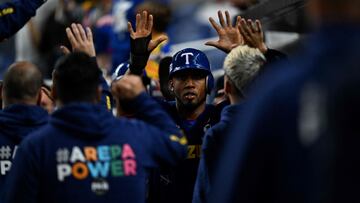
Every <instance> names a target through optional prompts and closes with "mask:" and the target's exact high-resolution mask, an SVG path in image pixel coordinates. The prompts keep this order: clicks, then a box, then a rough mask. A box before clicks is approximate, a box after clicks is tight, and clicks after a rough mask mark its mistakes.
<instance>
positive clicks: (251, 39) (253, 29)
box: [239, 19, 268, 53]
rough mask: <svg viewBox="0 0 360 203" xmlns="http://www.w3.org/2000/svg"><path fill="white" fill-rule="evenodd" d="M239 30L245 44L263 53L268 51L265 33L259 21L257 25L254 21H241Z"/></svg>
mask: <svg viewBox="0 0 360 203" xmlns="http://www.w3.org/2000/svg"><path fill="white" fill-rule="evenodd" d="M239 30H240V32H241V34H242V36H243V38H244V40H245V43H246V44H247V45H249V46H250V47H254V48H258V49H259V50H260V51H261V52H262V53H266V51H267V50H268V48H267V46H266V44H265V40H264V32H263V29H262V26H261V23H260V21H259V20H256V21H255V23H254V22H253V21H252V20H247V21H246V20H244V19H241V21H240V25H239Z"/></svg>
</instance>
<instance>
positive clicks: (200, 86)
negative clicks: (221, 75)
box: [171, 70, 206, 108]
mask: <svg viewBox="0 0 360 203" xmlns="http://www.w3.org/2000/svg"><path fill="white" fill-rule="evenodd" d="M171 84H172V88H173V92H174V95H175V98H176V101H177V102H180V104H181V105H182V106H185V107H188V108H196V107H198V106H199V105H201V104H203V103H205V99H206V74H205V73H204V72H202V71H193V70H190V71H181V72H179V73H177V74H175V75H174V76H173V79H172V80H171Z"/></svg>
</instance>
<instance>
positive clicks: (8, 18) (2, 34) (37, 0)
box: [0, 0, 46, 41]
mask: <svg viewBox="0 0 360 203" xmlns="http://www.w3.org/2000/svg"><path fill="white" fill-rule="evenodd" d="M45 1H46V0H12V1H11V2H7V3H3V4H1V5H0V41H2V40H3V39H6V38H8V37H11V36H12V35H13V34H14V33H16V32H17V31H18V30H20V29H21V28H22V27H23V26H24V25H25V24H26V22H27V21H28V20H30V18H31V17H33V16H35V13H36V9H38V8H39V7H40V6H41V5H42V4H43V3H44V2H45Z"/></svg>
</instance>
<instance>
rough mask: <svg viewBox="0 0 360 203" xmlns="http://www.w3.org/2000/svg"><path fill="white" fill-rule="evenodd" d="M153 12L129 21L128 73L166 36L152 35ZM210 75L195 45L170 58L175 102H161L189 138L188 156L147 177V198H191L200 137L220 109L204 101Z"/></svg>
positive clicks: (140, 66)
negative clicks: (148, 179)
mask: <svg viewBox="0 0 360 203" xmlns="http://www.w3.org/2000/svg"><path fill="white" fill-rule="evenodd" d="M152 23H153V22H152V15H148V14H147V12H146V11H145V12H143V13H142V14H137V16H136V31H134V30H133V28H132V26H131V24H130V23H129V24H128V27H129V32H130V36H131V54H130V67H129V69H130V71H129V72H130V73H131V74H137V75H141V74H142V72H143V69H144V68H145V65H146V63H147V60H148V57H149V54H150V52H151V51H152V50H153V47H154V45H156V44H158V43H159V42H161V41H162V40H165V39H166V37H164V36H160V37H159V38H157V39H154V40H152V39H151V28H152ZM212 86H213V76H212V74H211V69H210V64H209V60H208V59H207V57H206V55H205V54H204V53H203V52H201V51H199V50H196V49H191V48H188V49H184V50H181V51H179V52H177V53H176V54H175V55H174V56H173V59H172V65H171V67H170V74H169V89H170V90H171V91H172V93H173V94H174V96H175V102H162V105H163V107H164V109H166V111H167V112H168V113H169V114H170V115H171V117H172V119H173V120H174V121H175V123H176V124H177V126H178V127H179V128H180V129H181V130H183V131H184V133H185V135H186V138H187V140H188V154H187V159H185V160H184V161H182V162H181V164H180V165H178V166H177V167H176V168H162V169H161V170H160V171H157V172H155V173H154V174H153V175H152V177H151V178H150V183H149V184H150V185H149V199H148V200H149V202H182V203H184V202H191V200H192V194H193V188H194V183H195V180H196V174H197V168H198V163H199V158H200V151H201V144H202V138H203V136H204V133H205V131H206V130H207V129H208V128H210V127H211V126H212V125H214V124H216V123H217V122H218V121H219V116H220V112H221V109H217V108H216V107H215V106H213V105H208V104H206V95H207V93H210V92H211V89H212Z"/></svg>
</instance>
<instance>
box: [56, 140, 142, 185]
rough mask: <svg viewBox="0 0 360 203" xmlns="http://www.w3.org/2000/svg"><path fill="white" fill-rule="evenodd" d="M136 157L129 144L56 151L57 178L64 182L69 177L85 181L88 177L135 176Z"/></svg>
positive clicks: (76, 147)
mask: <svg viewBox="0 0 360 203" xmlns="http://www.w3.org/2000/svg"><path fill="white" fill-rule="evenodd" d="M135 158H136V156H135V153H134V151H133V149H132V148H131V146H130V145H129V144H123V145H122V146H119V145H111V146H107V145H101V146H97V147H92V146H86V147H83V148H81V147H78V146H74V147H72V149H71V150H69V149H68V148H59V149H58V150H57V151H56V160H57V163H58V164H57V177H58V180H59V181H61V182H63V181H64V180H65V178H67V177H71V176H72V177H74V178H75V179H77V180H83V179H85V178H87V177H89V176H90V177H92V178H106V177H109V176H112V177H121V176H135V175H136V159H135Z"/></svg>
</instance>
